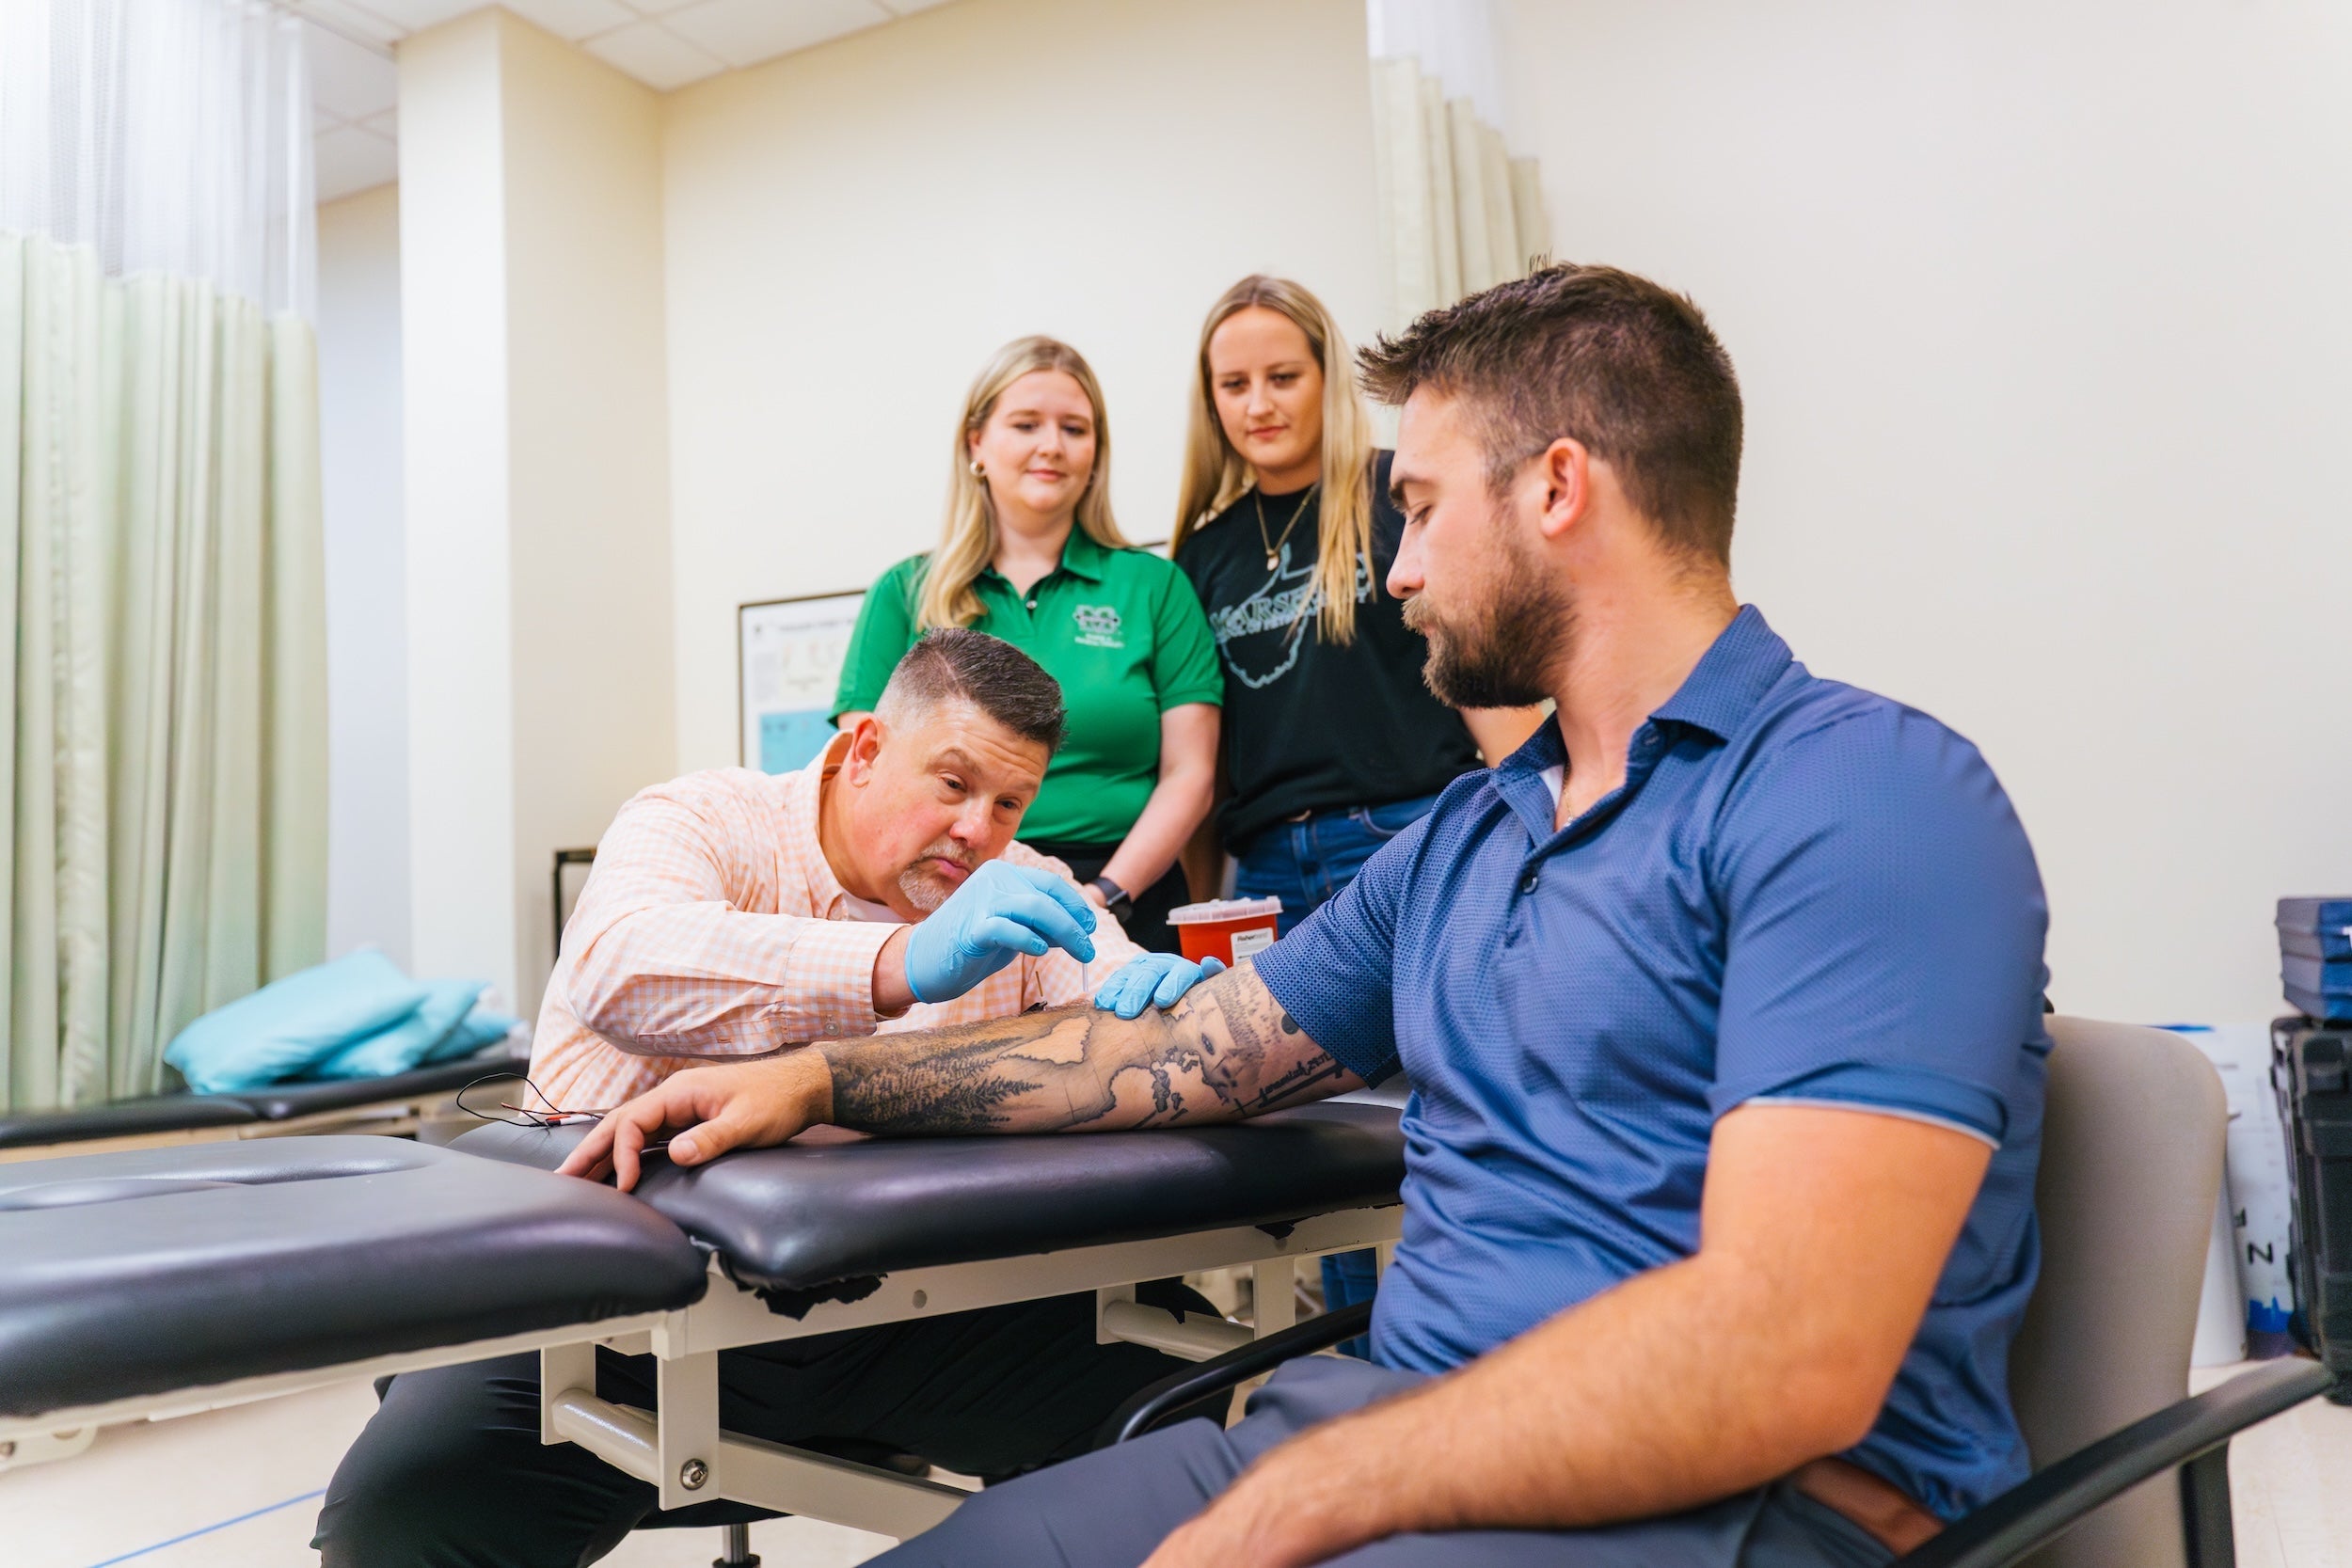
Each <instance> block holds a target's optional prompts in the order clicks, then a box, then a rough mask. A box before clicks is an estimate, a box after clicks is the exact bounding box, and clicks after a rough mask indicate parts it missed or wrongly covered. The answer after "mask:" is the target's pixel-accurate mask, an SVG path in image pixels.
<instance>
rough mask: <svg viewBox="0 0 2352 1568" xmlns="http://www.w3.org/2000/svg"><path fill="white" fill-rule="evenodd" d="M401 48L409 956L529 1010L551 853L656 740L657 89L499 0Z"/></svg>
mask: <svg viewBox="0 0 2352 1568" xmlns="http://www.w3.org/2000/svg"><path fill="white" fill-rule="evenodd" d="M400 64H401V176H402V178H401V199H402V220H401V244H402V261H403V267H404V278H403V284H404V299H403V309H404V314H405V321H406V332H405V370H406V378H407V394H406V399H405V412H406V417H407V424H408V441H407V463H406V479H407V488H408V507H407V518H408V555H407V563H408V591H409V602H410V606H411V610H410V615H409V646H410V656H409V676H410V679H409V709H410V732H411V748H410V757H411V766H410V795H411V801H410V821H411V838H412V864H413V867H414V877H413V898H414V906H415V912H414V924H415V955H416V964H417V968H418V969H419V971H420V972H421V973H423V974H452V975H472V974H482V975H483V976H484V977H485V978H487V979H490V980H492V981H494V982H495V983H497V984H498V985H499V986H500V988H501V990H503V991H504V992H505V993H506V994H507V995H509V996H511V997H513V998H515V999H516V1002H517V1003H518V1005H519V1006H521V1007H522V1008H523V1009H524V1010H526V1011H530V1010H532V1009H533V1008H535V1006H536V1005H537V1001H538V995H539V988H540V984H541V982H542V981H543V980H544V979H545V977H546V974H547V970H548V965H549V964H550V963H551V962H552V961H553V954H552V946H553V942H552V937H551V935H550V931H549V920H550V911H549V905H548V899H549V893H548V863H549V855H550V851H552V850H553V849H555V848H557V847H566V846H572V845H588V844H593V843H595V842H596V839H597V838H598V837H599V836H600V835H601V834H602V832H603V830H604V828H605V826H606V824H607V823H609V822H610V821H611V820H612V813H613V812H614V810H615V809H617V808H618V807H619V805H620V804H621V802H622V801H623V800H627V799H628V796H629V795H630V794H632V793H633V792H635V791H636V790H638V789H640V788H643V787H644V785H645V784H651V783H654V782H657V781H659V780H660V779H663V778H666V777H668V776H669V775H670V773H671V771H672V765H673V762H674V759H675V752H676V741H675V730H674V728H673V724H672V720H671V710H670V701H671V686H672V682H671V673H670V671H671V663H670V660H671V635H670V578H669V553H670V545H669V538H668V527H667V519H668V490H669V472H668V455H667V446H668V436H667V428H666V419H665V408H664V404H665V392H664V381H663V365H662V350H661V343H662V299H661V237H660V236H661V184H660V158H659V143H660V108H659V103H658V100H657V99H656V97H655V95H654V94H653V93H652V92H651V91H650V90H649V89H647V88H645V87H642V86H640V85H639V84H637V83H635V82H632V81H630V80H628V78H626V77H624V76H622V75H621V74H620V73H619V72H617V71H613V70H612V68H610V67H608V66H606V65H604V64H603V63H602V62H601V61H598V60H596V59H594V58H592V57H591V56H589V55H584V54H582V53H580V51H578V50H576V49H574V48H572V47H571V46H569V45H568V44H564V43H563V42H560V41H559V40H555V39H552V38H550V37H548V35H546V34H544V33H541V32H539V31H538V30H536V29H535V28H533V27H532V26H530V25H529V24H526V23H522V22H519V21H517V20H516V19H515V18H514V17H512V16H509V15H507V14H505V13H504V12H500V11H485V12H479V13H476V14H475V15H472V16H469V17H466V18H463V19H461V20H459V21H457V22H453V23H451V24H447V25H446V26H443V27H439V28H436V29H433V30H431V31H429V32H426V33H423V34H420V35H419V36H417V37H416V38H414V39H411V40H408V41H407V42H406V43H405V44H404V45H403V46H402V49H401V57H400Z"/></svg>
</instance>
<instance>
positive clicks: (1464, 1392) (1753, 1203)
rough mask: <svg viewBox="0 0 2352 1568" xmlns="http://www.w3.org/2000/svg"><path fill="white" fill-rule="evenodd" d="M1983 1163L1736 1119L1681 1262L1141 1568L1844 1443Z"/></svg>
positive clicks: (1385, 1417) (1949, 1135)
mask: <svg viewBox="0 0 2352 1568" xmlns="http://www.w3.org/2000/svg"><path fill="white" fill-rule="evenodd" d="M1989 1155H1990V1150H1989V1149H1988V1148H1986V1147H1985V1146H1984V1145H1983V1144H1981V1143H1979V1142H1978V1141H1976V1140H1974V1139H1970V1138H1968V1137H1966V1136H1964V1135H1963V1134H1961V1133H1958V1132H1950V1131H1947V1130H1945V1129H1942V1128H1937V1127H1931V1126H1926V1125H1924V1124H1921V1123H1917V1122H1912V1121H1904V1120H1899V1119H1896V1118H1893V1117H1878V1116H1869V1115H1856V1114H1854V1113H1851V1112H1846V1111H1836V1110H1819V1109H1809V1108H1806V1109H1801V1108H1796V1107H1779V1106H1773V1107H1763V1106H1752V1107H1749V1108H1747V1109H1745V1110H1742V1111H1737V1112H1734V1113H1732V1114H1731V1115H1730V1116H1728V1117H1725V1118H1724V1121H1723V1122H1722V1123H1721V1124H1719V1125H1718V1127H1717V1130H1716V1143H1715V1155H1714V1158H1713V1159H1712V1160H1711V1161H1710V1162H1709V1170H1708V1196H1707V1211H1706V1220H1705V1243H1704V1244H1703V1245H1702V1247H1701V1250H1700V1251H1699V1253H1698V1254H1697V1255H1696V1256H1694V1257H1692V1258H1690V1259H1686V1260H1684V1261H1681V1262H1678V1263H1673V1264H1669V1265H1667V1266H1665V1267H1662V1268H1658V1269H1654V1270H1651V1271H1650V1272H1648V1273H1646V1274H1643V1275H1636V1276H1635V1277H1633V1278H1632V1279H1629V1280H1628V1281H1627V1282H1626V1283H1624V1284H1622V1285H1620V1286H1618V1287H1617V1288H1616V1289H1614V1290H1612V1291H1606V1292H1604V1293H1602V1294H1600V1295H1597V1296H1595V1297H1593V1298H1592V1299H1591V1300H1589V1301H1586V1302H1584V1303H1582V1304H1581V1305H1579V1306H1577V1307H1571V1308H1569V1309H1567V1310H1566V1311H1565V1312H1563V1313H1561V1314H1560V1315H1559V1316H1557V1317H1555V1318H1552V1319H1551V1320H1549V1322H1547V1323H1542V1324H1540V1325H1538V1326H1537V1327H1535V1328H1534V1329H1531V1330H1529V1331H1528V1332H1527V1333H1525V1334H1522V1335H1521V1336H1519V1337H1518V1338H1517V1339H1514V1340H1512V1341H1510V1342H1509V1343H1507V1344H1504V1345H1502V1347H1500V1348H1498V1349H1497V1350H1495V1351H1493V1352H1491V1353H1490V1354H1486V1355H1485V1356H1482V1357H1481V1358H1479V1359H1478V1360H1476V1361H1474V1362H1471V1363H1470V1364H1469V1365H1468V1366H1466V1367H1464V1368H1462V1369H1460V1370H1457V1371H1454V1372H1453V1373H1451V1374H1449V1375H1447V1376H1445V1377H1442V1378H1438V1379H1437V1380H1435V1381H1433V1382H1431V1383H1429V1384H1427V1385H1425V1386H1422V1387H1420V1388H1418V1389H1415V1390H1414V1391H1412V1392H1410V1393H1408V1394H1406V1395H1403V1396H1401V1397H1398V1398H1396V1399H1392V1400H1390V1401H1387V1402H1383V1403H1380V1404H1376V1405H1373V1406H1371V1407H1369V1408H1367V1409H1365V1410H1362V1411H1359V1412H1358V1413H1356V1414H1354V1415H1351V1416H1347V1417H1343V1418H1340V1419H1337V1420H1333V1421H1330V1422H1327V1423H1326V1424H1325V1425H1322V1426H1319V1427H1316V1428H1314V1429H1312V1430H1311V1431H1309V1432H1307V1433H1302V1434H1301V1435H1299V1436H1298V1437H1295V1438H1294V1439H1292V1440H1291V1441H1290V1442H1288V1443H1285V1444H1283V1445H1282V1446H1280V1447H1279V1448H1277V1449H1273V1450H1272V1451H1271V1452H1269V1453H1267V1454H1266V1455H1265V1456H1264V1457H1263V1458H1262V1459H1261V1460H1260V1461H1259V1462H1258V1463H1257V1464H1256V1465H1253V1466H1252V1467H1251V1468H1250V1469H1249V1470H1248V1471H1247V1472H1246V1473H1245V1474H1244V1475H1243V1476H1242V1478H1241V1479H1240V1480H1239V1481H1236V1482H1235V1483H1234V1484H1233V1486H1232V1488H1231V1489H1230V1490H1229V1491H1228V1492H1226V1494H1225V1495H1224V1496H1223V1497H1221V1498H1220V1499H1219V1500H1218V1501H1217V1502H1216V1504H1214V1505H1213V1506H1212V1507H1211V1508H1210V1509H1209V1510H1208V1511H1207V1512H1206V1513H1203V1514H1201V1515H1200V1517H1199V1518H1198V1519H1196V1520H1195V1521H1194V1522H1193V1524H1191V1525H1189V1526H1187V1527H1185V1528H1184V1530H1180V1531H1179V1532H1178V1533H1177V1535H1176V1536H1174V1537H1171V1538H1170V1541H1169V1543H1168V1546H1167V1547H1166V1548H1164V1552H1163V1556H1162V1557H1159V1558H1155V1559H1153V1560H1152V1565H1151V1568H1160V1565H1161V1564H1162V1563H1163V1562H1165V1563H1170V1564H1177V1563H1183V1564H1189V1563H1192V1562H1195V1561H1200V1562H1209V1561H1247V1562H1250V1563H1253V1564H1262V1565H1264V1568H1287V1565H1294V1564H1305V1563H1312V1562H1318V1561H1321V1560H1324V1559H1325V1558H1327V1557H1329V1556H1333V1555H1335V1554H1337V1553H1339V1552H1342V1551H1344V1550H1346V1549H1348V1548H1349V1547H1351V1546H1354V1545H1358V1544H1362V1543H1364V1542H1367V1541H1373V1540H1377V1539H1380V1538H1382V1537H1385V1536H1389V1535H1393V1534H1398V1533H1401V1532H1406V1531H1444V1530H1458V1529H1510V1528H1530V1529H1558V1528H1577V1527H1583V1526H1592V1525H1600V1524H1607V1523H1611V1522H1613V1521H1616V1520H1622V1519H1631V1518H1640V1517H1645V1516H1649V1515H1654V1514H1660V1513H1675V1512H1677V1511H1680V1510H1683V1509H1687V1508H1692V1507H1695V1506H1698V1505H1700V1504H1704V1503H1707V1502H1711V1501H1713V1500H1715V1499H1717V1498H1720V1497H1728V1496H1730V1495H1732V1494H1734V1493H1737V1492H1740V1491H1744V1490H1746V1489H1748V1488H1750V1487H1754V1486H1758V1485H1761V1484H1763V1483H1764V1482H1767V1481H1772V1480H1774V1479H1776V1478H1778V1477H1781V1476H1784V1475H1787V1474H1788V1473H1789V1472H1790V1471H1792V1470H1794V1469H1796V1468H1797V1467H1798V1466H1800V1465H1804V1463H1806V1462H1807V1461H1809V1460H1812V1459H1817V1458H1820V1457H1821V1456H1823V1455H1827V1454H1834V1453H1837V1452H1839V1451H1841V1450H1843V1449H1848V1448H1851V1447H1852V1446H1853V1445H1854V1444H1856V1443H1858V1442H1860V1441H1861V1440H1862V1438H1863V1437H1864V1436H1865V1435H1866V1434H1867V1433H1868V1431H1869V1430H1870V1427H1871V1425H1872V1423H1873V1422H1874V1421H1875V1420H1876V1419H1877V1416H1878V1411H1879V1408H1880V1405H1881V1404H1882V1403H1883V1401H1884V1399H1885V1395H1886V1390H1887V1388H1888V1387H1889V1386H1891V1385H1892V1383H1893V1381H1894V1377H1895V1373H1896V1370H1897V1369H1898V1368H1899V1366H1900V1364H1901V1361H1902V1357H1903V1354H1904V1352H1905V1350H1906V1349H1907V1348H1908V1346H1909V1345H1910V1342H1911V1339H1912V1337H1913V1336H1914V1335H1915V1333H1916V1332H1917V1330H1918V1324H1919V1321H1920V1318H1921V1316H1922V1315H1923V1314H1924V1313H1925V1311H1926V1309H1927V1303H1928V1298H1929V1295H1930V1292H1931V1291H1932V1289H1933V1287H1934V1283H1935V1280H1936V1278H1937V1276H1938V1275H1940V1273H1941V1272H1942V1268H1943V1262H1944V1259H1945V1256H1946V1255H1947V1253H1948V1252H1949V1250H1950V1248H1951V1243H1952V1242H1953V1240H1954V1238H1955V1237H1956V1236H1957V1235H1958V1234H1959V1229H1960V1225H1961V1221H1962V1219H1963V1217H1964V1215H1965V1214H1966V1212H1967V1208H1968V1204H1969V1202H1970V1200H1971V1199H1972V1198H1973V1197H1974V1196H1975V1193H1976V1189H1977V1185H1978V1183H1979V1180H1981V1178H1982V1175H1983V1171H1984V1168H1985V1164H1986V1163H1987V1160H1988V1159H1989Z"/></svg>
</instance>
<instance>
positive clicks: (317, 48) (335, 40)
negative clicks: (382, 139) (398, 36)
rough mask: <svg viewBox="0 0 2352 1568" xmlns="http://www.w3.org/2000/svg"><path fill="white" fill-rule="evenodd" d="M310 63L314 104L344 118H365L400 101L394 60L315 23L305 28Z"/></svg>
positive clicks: (311, 94)
mask: <svg viewBox="0 0 2352 1568" xmlns="http://www.w3.org/2000/svg"><path fill="white" fill-rule="evenodd" d="M302 52H303V53H304V54H305V55H308V56H309V58H310V102H311V103H313V104H314V105H316V106H317V107H319V108H321V109H324V110H326V112H327V113H328V114H331V115H334V116H337V117H338V118H340V119H366V118H367V117H368V116H370V115H372V114H378V113H381V112H382V111H384V110H386V109H389V108H390V107H391V106H392V105H393V104H394V103H398V102H400V72H399V71H397V70H396V69H394V67H393V65H392V62H391V57H390V56H389V55H379V54H377V53H376V52H375V51H374V50H373V49H370V48H368V47H366V46H365V45H363V44H358V43H354V42H352V41H351V40H349V39H346V38H342V37H341V36H339V35H337V34H334V33H330V32H328V31H327V30H326V28H324V27H322V26H320V25H318V24H316V23H311V24H307V25H305V26H304V27H303V29H302Z"/></svg>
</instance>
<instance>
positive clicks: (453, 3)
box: [359, 0, 490, 33]
mask: <svg viewBox="0 0 2352 1568" xmlns="http://www.w3.org/2000/svg"><path fill="white" fill-rule="evenodd" d="M359 3H360V4H361V5H364V6H365V7H367V8H368V9H370V10H372V11H373V12H375V13H376V14H377V15H378V16H381V17H383V18H384V19H385V20H386V21H387V22H396V23H398V24H400V25H401V26H403V27H405V28H406V29H407V30H408V31H409V32H412V33H421V32H422V31H423V30H424V29H425V28H427V27H433V26H437V25H439V24H441V23H444V22H447V21H448V20H449V19H450V18H451V17H453V16H463V15H465V14H466V13H467V12H468V11H478V10H485V9H486V8H488V6H489V3H490V0H359Z"/></svg>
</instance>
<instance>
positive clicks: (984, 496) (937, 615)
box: [914, 338, 1127, 631]
mask: <svg viewBox="0 0 2352 1568" xmlns="http://www.w3.org/2000/svg"><path fill="white" fill-rule="evenodd" d="M1032 371H1059V372H1062V373H1063V374H1064V375H1067V376H1068V377H1070V379H1071V380H1073V381H1074V382H1076V383H1077V384H1078V385H1079V387H1081V388H1084V389H1085V392H1086V395H1087V402H1088V403H1089V404H1091V405H1092V406H1093V408H1094V468H1093V471H1092V472H1090V473H1089V474H1088V475H1087V487H1086V489H1085V490H1084V491H1083V492H1082V493H1081V494H1080V495H1079V497H1078V516H1077V525H1078V527H1079V529H1080V530H1082V531H1084V532H1085V534H1086V536H1087V537H1088V538H1089V539H1091V540H1093V541H1094V542H1095V543H1096V544H1098V545H1100V546H1103V547H1104V548H1105V549H1112V550H1120V549H1125V548H1126V547H1127V538H1126V535H1124V534H1122V533H1120V531H1119V524H1118V523H1117V522H1116V521H1114V520H1113V519H1112V517H1111V426H1110V420H1109V418H1108V417H1107V416H1106V415H1104V412H1103V385H1102V383H1101V382H1099V381H1096V380H1095V379H1094V371H1093V368H1092V367H1090V366H1089V365H1088V363H1087V361H1086V356H1085V355H1083V354H1080V353H1079V352H1078V351H1077V350H1076V349H1074V348H1072V347H1071V346H1070V345H1069V344H1068V343H1065V342H1061V341H1058V340H1057V339H1053V338H1015V339H1014V340H1013V341H1011V342H1009V343H1007V344H1006V345H1005V346H1004V347H1003V348H1000V349H998V350H997V351H996V353H995V356H993V358H991V359H990V360H989V362H988V363H987V364H985V365H983V366H981V367H980V373H979V374H978V375H977V376H976V377H974V378H973V382H972V389H971V390H970V391H969V392H966V393H965V394H964V398H963V418H962V419H961V420H958V421H957V423H956V450H955V453H954V461H953V462H952V463H951V465H950V466H949V469H948V475H947V516H946V523H945V524H944V526H942V528H941V529H940V531H939V548H937V549H935V550H933V551H932V552H931V558H930V562H929V564H928V565H926V567H925V568H924V571H923V589H922V592H921V594H919V595H917V597H916V599H915V607H914V618H915V624H916V625H917V626H920V627H921V628H922V629H923V630H925V631H929V630H930V629H931V628H933V627H935V626H970V625H971V624H972V623H973V622H975V621H977V620H978V619H979V618H980V608H981V607H980V597H979V595H978V594H975V593H973V592H972V584H973V581H974V579H976V578H978V577H979V575H980V574H981V573H982V572H984V571H986V570H987V569H988V564H989V562H992V561H993V560H995V559H996V508H995V506H994V504H993V502H992V501H991V500H990V499H989V494H988V485H987V484H986V483H984V482H983V481H982V480H981V479H980V477H979V476H978V475H977V474H976V473H974V472H973V471H972V444H971V438H972V436H974V435H975V434H976V433H977V431H978V430H979V428H980V427H981V426H982V425H984V424H986V423H988V418H989V416H990V415H991V414H993V413H995V412H996V400H997V399H998V398H1001V397H1003V396H1004V395H1005V388H1008V387H1009V386H1011V385H1012V384H1013V383H1014V382H1016V381H1018V380H1020V379H1021V378H1022V377H1023V376H1025V375H1027V374H1028V373H1029V372H1032Z"/></svg>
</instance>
